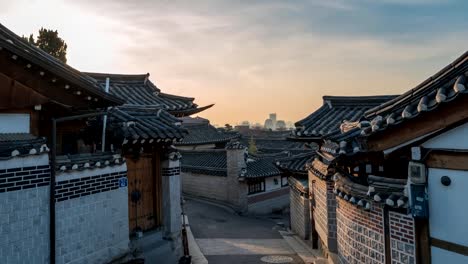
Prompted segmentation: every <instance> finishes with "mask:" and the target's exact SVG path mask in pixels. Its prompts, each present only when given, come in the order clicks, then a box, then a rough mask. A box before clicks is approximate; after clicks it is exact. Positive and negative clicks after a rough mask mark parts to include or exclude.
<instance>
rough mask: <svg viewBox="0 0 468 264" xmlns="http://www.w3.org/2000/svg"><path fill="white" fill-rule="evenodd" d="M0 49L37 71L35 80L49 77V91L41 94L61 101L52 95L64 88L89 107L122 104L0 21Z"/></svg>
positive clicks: (26, 66) (90, 79)
mask: <svg viewBox="0 0 468 264" xmlns="http://www.w3.org/2000/svg"><path fill="white" fill-rule="evenodd" d="M0 51H7V52H8V53H10V58H11V59H12V61H16V62H18V63H20V62H24V66H22V67H24V68H25V69H28V70H30V71H35V72H37V75H38V76H37V78H38V80H44V79H47V78H49V82H50V85H49V87H48V88H49V90H46V91H40V93H41V94H42V95H44V96H47V97H51V98H53V99H54V100H56V101H58V102H60V100H59V99H60V98H59V97H57V96H55V97H54V95H53V93H52V91H53V90H54V89H60V92H63V91H62V90H67V91H68V92H69V93H70V95H73V94H74V95H76V98H77V101H78V98H82V100H86V101H87V102H88V103H89V105H91V106H93V105H94V106H110V105H120V104H123V103H124V101H123V100H122V99H120V98H118V97H115V96H113V95H111V94H107V93H105V92H104V91H103V90H102V89H101V88H100V86H99V84H98V83H97V82H96V80H94V79H93V78H90V77H89V76H88V75H86V74H83V73H81V72H80V71H78V70H76V69H74V68H72V67H70V66H68V65H67V64H65V63H63V62H62V61H60V60H58V59H56V58H54V57H53V56H51V55H49V54H48V53H46V52H44V51H43V50H41V49H40V48H37V47H35V46H33V45H31V44H29V43H27V41H25V40H24V39H23V38H21V37H19V36H18V35H16V34H15V33H13V32H12V31H10V30H9V29H7V28H6V27H5V26H3V25H2V24H0ZM3 70H7V69H3ZM19 78H20V81H21V82H23V84H25V85H27V84H28V83H27V82H25V79H24V80H23V79H21V78H22V77H21V76H20V77H19ZM58 78H59V79H61V80H59V79H58ZM59 83H60V85H62V84H63V86H60V87H57V86H58V84H59ZM31 88H34V87H31ZM49 91H50V92H49ZM44 93H46V94H44Z"/></svg>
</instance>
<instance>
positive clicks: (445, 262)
mask: <svg viewBox="0 0 468 264" xmlns="http://www.w3.org/2000/svg"><path fill="white" fill-rule="evenodd" d="M431 255H432V264H449V263H450V264H465V263H468V257H467V256H463V255H460V254H457V253H453V252H450V251H447V250H443V249H440V248H436V247H431Z"/></svg>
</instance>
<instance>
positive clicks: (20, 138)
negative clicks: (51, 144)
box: [0, 133, 49, 159]
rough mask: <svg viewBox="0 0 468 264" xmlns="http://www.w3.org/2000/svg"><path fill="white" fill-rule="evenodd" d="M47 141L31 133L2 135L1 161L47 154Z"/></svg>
mask: <svg viewBox="0 0 468 264" xmlns="http://www.w3.org/2000/svg"><path fill="white" fill-rule="evenodd" d="M48 151H49V148H48V147H47V146H46V140H45V138H42V137H36V136H33V135H31V134H29V133H0V159H10V158H14V157H23V156H29V155H39V154H43V153H47V152H48Z"/></svg>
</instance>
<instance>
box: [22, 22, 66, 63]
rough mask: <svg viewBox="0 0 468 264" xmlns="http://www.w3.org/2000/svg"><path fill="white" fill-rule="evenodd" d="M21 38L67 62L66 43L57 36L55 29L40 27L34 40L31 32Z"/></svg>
mask: <svg viewBox="0 0 468 264" xmlns="http://www.w3.org/2000/svg"><path fill="white" fill-rule="evenodd" d="M23 38H24V39H25V40H26V41H27V42H28V43H30V44H32V45H34V46H37V47H39V48H40V49H42V50H43V51H45V52H47V53H49V54H50V55H52V56H54V57H55V58H57V59H59V60H61V61H63V62H64V63H66V62H67V43H65V41H64V40H63V39H62V38H60V37H59V35H58V31H57V30H51V29H45V28H41V29H40V30H39V35H38V36H37V40H34V36H33V34H30V35H29V38H27V37H25V36H23Z"/></svg>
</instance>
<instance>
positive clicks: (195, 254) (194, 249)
mask: <svg viewBox="0 0 468 264" xmlns="http://www.w3.org/2000/svg"><path fill="white" fill-rule="evenodd" d="M184 217H185V229H186V230H187V240H188V245H189V253H190V256H192V264H208V260H207V259H206V258H205V255H203V253H202V252H201V250H200V247H199V246H198V244H197V241H196V240H195V237H194V236H193V233H192V230H191V229H190V225H189V221H188V217H187V215H185V216H184Z"/></svg>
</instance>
